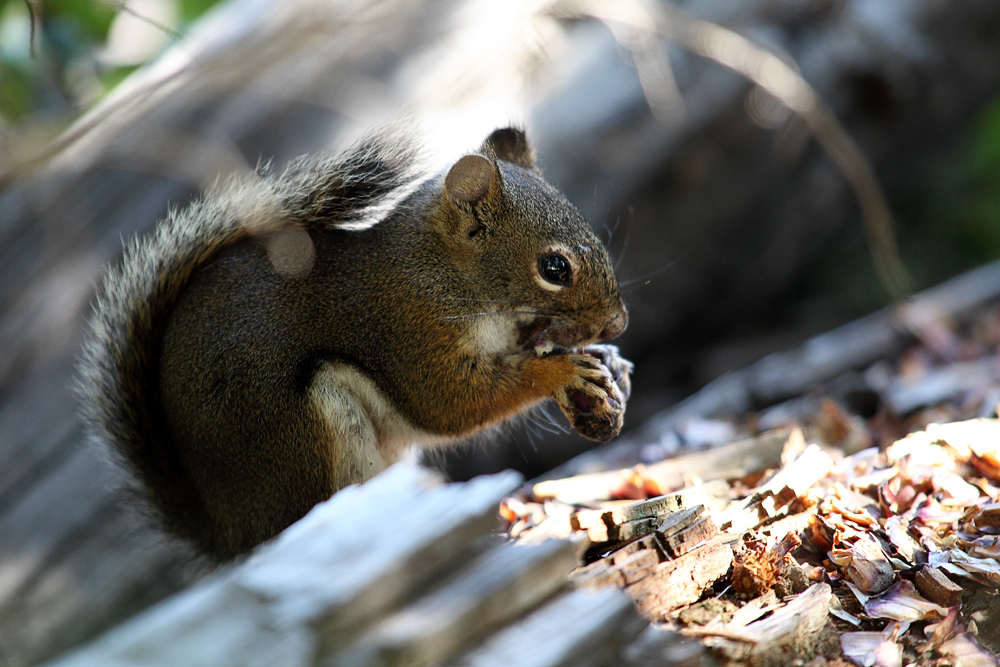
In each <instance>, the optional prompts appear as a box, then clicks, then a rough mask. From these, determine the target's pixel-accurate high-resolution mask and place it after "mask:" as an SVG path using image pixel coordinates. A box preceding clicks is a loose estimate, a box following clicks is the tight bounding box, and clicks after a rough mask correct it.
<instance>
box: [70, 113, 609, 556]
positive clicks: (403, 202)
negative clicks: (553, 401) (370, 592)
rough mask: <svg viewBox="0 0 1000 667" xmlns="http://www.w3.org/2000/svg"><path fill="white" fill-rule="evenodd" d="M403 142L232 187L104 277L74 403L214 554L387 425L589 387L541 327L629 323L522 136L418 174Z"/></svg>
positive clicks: (422, 423)
mask: <svg viewBox="0 0 1000 667" xmlns="http://www.w3.org/2000/svg"><path fill="white" fill-rule="evenodd" d="M406 146H407V143H406V142H405V141H404V142H398V141H397V142H391V141H386V140H384V139H377V140H370V141H368V142H366V143H364V144H362V145H361V146H359V147H358V148H357V149H355V150H353V151H351V152H350V153H349V154H347V155H346V156H345V157H341V158H339V159H333V160H325V161H319V162H301V163H299V164H297V165H295V166H294V167H293V168H291V169H290V170H288V171H287V172H285V173H284V174H281V175H279V176H265V177H263V178H261V179H259V180H254V181H250V182H248V183H242V184H234V185H230V186H228V187H227V188H226V189H224V190H222V191H221V192H219V193H215V194H213V195H210V196H209V197H207V198H206V199H205V200H203V201H202V202H200V203H197V204H195V205H194V206H192V207H191V208H189V209H188V210H186V211H184V212H182V213H179V214H173V215H171V216H170V217H168V219H167V220H166V221H165V222H164V223H163V224H162V225H161V226H160V227H159V228H158V229H157V231H156V232H155V233H154V235H153V236H152V237H151V238H150V239H148V240H145V241H143V242H140V243H137V244H133V245H132V246H131V247H130V248H129V249H128V250H127V252H126V256H125V259H124V261H123V265H122V267H121V268H120V269H118V270H117V271H113V272H111V273H109V274H108V276H107V278H106V280H105V282H104V286H103V290H102V292H101V296H100V297H99V302H98V305H97V308H96V310H95V315H94V318H93V320H92V335H91V337H90V339H89V341H88V343H87V345H86V347H85V350H84V355H83V358H82V361H81V393H82V396H83V397H84V414H85V417H86V419H87V421H88V424H89V426H90V429H91V431H92V433H93V434H94V435H95V437H96V438H97V439H98V440H100V441H101V442H103V443H106V444H108V445H110V447H111V449H112V451H114V452H117V454H118V456H119V458H120V459H121V461H122V462H123V464H124V465H125V466H126V467H127V468H128V469H129V470H131V471H132V472H133V474H134V475H135V476H136V478H137V479H138V480H139V482H140V484H141V486H142V487H143V488H144V490H145V492H146V493H147V494H148V496H149V498H150V501H151V503H152V505H153V507H154V508H155V509H156V510H157V511H158V512H159V514H160V515H162V517H163V520H164V522H165V524H166V527H167V529H168V530H169V531H171V532H172V533H174V534H176V535H178V536H180V537H182V538H184V539H186V540H188V541H190V542H191V543H193V544H194V545H195V546H196V547H197V548H198V549H199V550H200V551H202V552H204V553H206V554H208V555H210V556H211V557H213V558H216V559H220V560H223V559H227V558H230V557H232V556H234V555H236V554H239V553H241V552H243V551H246V550H247V549H249V548H250V547H252V546H253V545H255V544H257V543H259V542H261V541H263V540H265V539H267V538H269V537H271V536H273V535H275V534H276V533H277V532H279V531H280V530H281V529H283V528H284V527H286V526H287V525H289V524H290V523H292V522H293V521H295V520H296V519H298V518H299V517H301V516H302V515H303V514H304V513H305V512H306V511H308V509H309V508H310V507H312V506H313V505H314V504H315V503H317V502H319V501H321V500H324V499H325V498H327V497H329V496H330V495H331V494H332V493H334V492H335V491H336V490H337V489H339V488H341V487H342V486H344V485H346V484H348V483H352V482H358V481H363V480H364V479H367V478H368V477H370V476H371V475H373V474H375V473H376V472H378V469H380V468H381V467H384V466H385V465H387V464H388V463H391V461H392V460H393V459H394V458H395V456H396V455H397V453H398V452H397V451H396V447H397V444H398V443H396V441H398V440H400V439H401V438H406V437H410V436H413V439H415V440H417V441H420V442H422V443H423V444H433V443H435V442H442V441H445V440H447V439H454V438H460V437H463V436H467V435H469V434H472V433H475V432H476V431H478V430H480V429H482V428H484V427H486V426H489V425H491V424H495V423H497V422H499V421H501V420H503V419H505V418H507V417H510V416H512V415H515V414H517V413H519V412H520V411H522V410H524V409H525V408H527V407H528V406H530V405H533V404H535V403H537V402H538V401H540V400H542V399H545V398H549V397H553V396H556V395H557V394H558V393H559V392H560V391H563V392H565V390H566V388H567V387H570V386H575V385H574V383H577V384H580V385H581V386H582V387H584V388H585V389H584V390H585V391H592V386H593V380H591V381H590V383H589V384H588V383H585V382H584V383H582V382H581V379H587V377H588V373H589V374H593V370H592V368H591V367H592V366H593V364H589V363H588V362H587V361H586V360H587V359H589V358H588V357H585V356H584V355H574V354H561V355H553V356H547V357H539V356H537V355H536V354H535V352H534V350H533V347H532V344H533V342H534V340H535V338H536V337H537V336H538V335H544V336H546V337H548V338H549V339H551V340H553V341H555V342H556V343H559V344H560V345H563V346H567V347H576V346H581V345H585V344H588V343H591V342H594V341H596V340H599V339H601V338H605V337H608V336H613V335H617V334H618V333H620V332H621V331H622V330H623V329H624V326H625V322H626V315H625V310H624V306H623V305H622V302H621V298H620V296H619V292H618V285H617V282H616V281H615V278H614V275H613V272H612V269H611V266H610V263H609V261H608V257H607V254H606V252H605V250H604V249H603V247H602V246H601V244H600V242H599V241H598V239H597V238H596V237H595V236H594V235H593V233H592V232H591V231H590V228H589V226H588V225H587V224H586V222H585V221H584V219H583V217H582V216H581V215H580V214H579V212H578V211H577V210H576V209H575V208H573V207H572V206H571V205H570V204H569V203H568V202H567V201H566V200H565V199H564V198H563V197H562V195H561V194H559V193H558V192H557V191H556V190H555V189H554V188H552V187H551V186H550V185H548V184H547V183H546V182H545V181H544V180H543V179H542V178H541V177H540V175H539V174H538V173H537V171H536V170H535V169H534V162H533V156H532V153H531V150H530V148H529V146H528V144H527V142H526V141H525V140H524V136H523V133H521V132H520V131H519V130H514V129H504V130H498V131H497V132H495V133H494V134H493V135H491V137H490V139H488V140H487V141H486V143H485V144H484V145H483V147H482V148H481V149H480V151H479V153H478V154H476V155H474V156H466V157H464V158H462V159H461V160H459V161H458V162H457V163H456V164H455V165H454V166H453V167H452V169H451V170H450V171H449V172H448V173H447V174H438V175H436V176H432V177H430V178H427V177H425V176H423V175H422V174H421V173H420V171H419V169H418V168H417V167H416V164H417V162H416V159H415V157H414V151H412V150H410V149H409V148H406ZM552 248H559V249H560V252H563V253H566V254H571V255H572V261H573V264H574V273H573V276H574V279H573V282H572V284H571V285H570V286H567V287H565V288H562V289H555V288H552V287H546V286H545V285H544V282H543V281H540V280H539V278H538V269H537V262H538V258H539V257H540V256H541V255H542V254H544V253H546V252H549V251H550V250H551V249H552ZM593 391H597V390H593ZM318 396H321V397H323V398H322V399H319V398H317V397H318ZM317 401H319V402H317ZM373 406H374V407H373ZM331 415H332V416H331Z"/></svg>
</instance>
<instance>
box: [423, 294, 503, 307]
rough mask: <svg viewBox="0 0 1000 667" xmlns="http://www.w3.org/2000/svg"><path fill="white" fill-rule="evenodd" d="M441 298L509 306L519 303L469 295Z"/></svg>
mask: <svg viewBox="0 0 1000 667" xmlns="http://www.w3.org/2000/svg"><path fill="white" fill-rule="evenodd" d="M441 298H442V299H445V300H447V301H480V302H482V303H503V304H507V305H509V306H516V305H518V304H519V302H518V301H501V300H500V299H473V298H470V297H463V296H445V297H441Z"/></svg>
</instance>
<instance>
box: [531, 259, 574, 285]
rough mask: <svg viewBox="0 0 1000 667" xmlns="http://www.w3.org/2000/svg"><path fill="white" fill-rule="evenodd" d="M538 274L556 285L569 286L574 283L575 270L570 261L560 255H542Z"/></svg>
mask: <svg viewBox="0 0 1000 667" xmlns="http://www.w3.org/2000/svg"><path fill="white" fill-rule="evenodd" d="M538 273H539V274H541V276H542V278H545V279H546V280H547V281H549V282H550V283H552V284H554V285H569V284H570V283H572V282H573V269H572V268H571V267H570V265H569V260H568V259H566V258H565V257H563V256H562V255H560V254H559V253H555V252H554V253H551V254H548V255H542V257H541V258H540V259H539V260H538Z"/></svg>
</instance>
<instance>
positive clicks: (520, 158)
mask: <svg viewBox="0 0 1000 667" xmlns="http://www.w3.org/2000/svg"><path fill="white" fill-rule="evenodd" d="M480 150H481V151H482V152H483V153H486V154H487V155H489V154H493V155H495V156H496V157H497V158H498V159H500V160H504V161H506V162H510V163H512V164H516V165H517V166H519V167H524V168H525V169H534V168H535V152H534V151H533V150H531V146H530V145H529V144H528V138H527V137H526V136H525V135H524V130H521V129H519V128H516V127H504V128H501V129H499V130H494V131H493V133H492V134H491V135H490V136H488V137H486V141H484V142H483V146H482V148H481V149H480Z"/></svg>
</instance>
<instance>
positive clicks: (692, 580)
mask: <svg viewBox="0 0 1000 667" xmlns="http://www.w3.org/2000/svg"><path fill="white" fill-rule="evenodd" d="M732 562H733V550H732V548H731V547H730V546H729V545H728V544H726V543H724V542H720V541H713V542H709V543H708V544H705V545H702V546H701V547H699V548H698V549H695V550H694V551H691V552H689V553H686V554H684V555H683V556H681V557H680V558H678V559H676V560H669V561H666V562H663V563H660V564H659V565H658V566H657V567H656V569H655V570H654V571H653V572H652V573H651V574H650V575H649V576H647V577H645V578H644V579H642V580H641V581H639V582H637V583H635V584H632V585H630V586H628V587H627V588H626V589H625V591H626V592H627V593H628V594H629V595H630V596H631V597H632V599H633V600H634V601H635V603H636V606H637V607H638V608H639V612H640V613H641V614H642V615H643V616H645V617H646V618H648V619H650V620H654V621H661V620H664V618H665V616H666V614H668V613H670V612H671V611H673V610H674V609H677V608H678V607H681V606H683V605H686V604H691V603H692V602H696V601H697V600H698V599H699V598H700V597H701V596H702V594H703V593H704V592H705V591H707V590H708V589H709V588H711V586H712V584H713V583H715V581H716V579H719V578H720V577H722V576H725V574H726V573H727V572H728V571H729V567H730V566H731V565H732Z"/></svg>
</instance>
